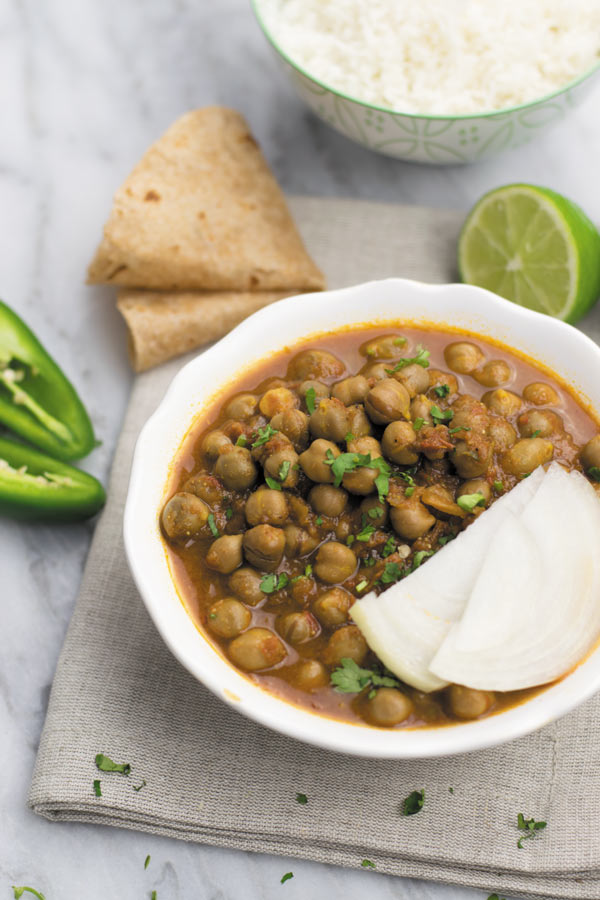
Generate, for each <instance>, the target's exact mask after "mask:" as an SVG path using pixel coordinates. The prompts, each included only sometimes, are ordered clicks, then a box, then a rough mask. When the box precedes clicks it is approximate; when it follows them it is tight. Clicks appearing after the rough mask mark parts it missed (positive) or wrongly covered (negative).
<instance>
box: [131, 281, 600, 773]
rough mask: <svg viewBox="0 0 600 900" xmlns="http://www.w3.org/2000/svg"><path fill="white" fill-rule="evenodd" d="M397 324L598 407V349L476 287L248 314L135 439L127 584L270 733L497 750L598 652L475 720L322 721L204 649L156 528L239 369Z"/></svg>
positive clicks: (571, 698) (408, 754)
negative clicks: (502, 355)
mask: <svg viewBox="0 0 600 900" xmlns="http://www.w3.org/2000/svg"><path fill="white" fill-rule="evenodd" d="M365 309H366V310H368V313H369V315H368V318H366V317H365ZM401 323H403V324H404V325H405V326H408V325H409V324H410V323H414V324H415V325H416V326H418V325H419V323H421V324H422V323H428V324H429V325H430V326H431V325H432V324H433V325H435V324H437V325H438V326H439V327H440V328H444V327H445V326H447V327H449V328H450V330H452V329H453V328H457V329H459V330H465V331H469V332H471V333H472V334H473V335H474V336H480V337H481V338H483V339H485V338H486V337H491V338H493V339H496V340H499V341H501V342H503V343H505V344H507V345H508V346H509V347H511V346H512V347H514V348H515V349H517V350H520V351H521V352H522V353H525V354H527V355H529V356H531V357H533V359H535V360H537V361H539V362H541V363H542V364H543V365H546V366H547V367H548V368H550V369H553V370H554V371H556V372H557V373H558V374H559V375H560V376H561V377H562V378H563V380H565V381H566V382H567V383H568V384H570V385H572V386H573V387H574V388H575V389H576V390H577V391H578V393H579V395H580V397H581V398H582V400H583V402H585V403H588V404H590V405H591V406H592V407H593V408H595V409H596V410H600V384H598V379H597V372H598V371H600V348H598V347H597V346H596V344H594V342H593V341H591V340H590V339H589V338H588V337H586V336H585V335H584V334H583V333H582V332H580V331H578V330H577V329H575V328H573V327H572V326H570V325H567V324H565V323H563V322H560V321H557V320H556V319H552V318H550V317H548V316H544V315H542V314H540V313H536V312H532V311H530V310H528V309H524V308H522V307H519V306H516V305H514V304H512V303H509V302H508V301H506V300H503V299H502V298H500V297H498V296H496V295H495V294H491V293H489V292H488V291H485V290H483V289H481V288H477V287H472V286H469V285H462V284H446V285H429V284H423V283H420V282H416V281H407V280H404V279H395V278H392V279H387V280H385V281H373V282H367V283H365V284H361V285H356V286H354V287H349V288H344V289H341V290H336V291H327V292H323V293H314V294H305V295H302V296H301V297H291V298H288V299H285V300H280V301H278V302H276V303H273V304H271V305H270V306H268V307H265V308H264V309H261V310H259V311H258V312H256V313H254V314H253V315H252V316H250V317H249V318H248V319H246V320H245V321H244V322H242V323H241V324H240V325H238V326H237V328H235V329H234V330H233V331H232V332H230V333H229V334H228V335H227V336H226V337H225V338H223V339H222V340H221V341H219V342H218V343H217V344H215V345H214V346H213V347H211V348H210V349H209V350H207V351H205V352H204V353H202V354H201V355H199V356H197V357H196V358H194V359H193V360H192V361H191V362H188V363H187V365H185V366H184V367H183V368H182V369H181V370H180V371H179V373H178V374H177V375H176V376H175V378H174V379H173V381H172V383H171V385H170V387H169V388H168V390H167V392H166V395H165V396H164V398H163V400H162V401H161V403H160V404H159V406H158V408H157V409H156V411H155V412H154V413H153V415H152V416H150V418H149V419H148V421H147V422H146V424H145V426H144V427H143V429H142V431H141V433H140V435H139V438H138V440H137V444H136V447H135V452H134V458H133V465H132V472H131V480H130V485H129V491H128V495H127V501H126V506H125V514H124V540H125V550H126V555H127V559H128V562H129V567H130V569H131V572H132V575H133V577H134V580H135V583H136V585H137V587H138V589H139V592H140V594H141V596H142V599H143V601H144V604H145V606H146V608H147V610H148V612H149V614H150V616H151V618H152V620H153V621H154V624H155V625H156V628H157V630H158V631H159V633H160V634H161V636H162V638H163V640H164V641H165V643H166V644H167V646H168V647H169V649H170V650H171V652H172V653H173V655H174V656H175V657H176V658H177V659H178V660H179V662H180V663H181V664H182V665H183V666H184V667H185V668H186V669H187V670H188V671H189V672H190V673H191V674H192V675H193V676H194V677H195V678H197V679H198V680H199V681H200V682H202V683H203V684H204V685H205V686H206V687H208V688H209V689H210V690H211V691H212V692H213V693H214V694H216V695H217V696H218V697H220V698H221V699H222V700H224V702H225V703H227V704H228V705H230V706H231V707H232V708H234V709H236V710H237V711H239V712H241V713H243V714H245V715H246V716H248V717H249V718H251V719H253V720H255V721H257V722H260V723H261V724H263V725H266V726H268V727H270V728H272V729H274V730H275V731H278V732H281V733H283V734H286V735H288V736H290V737H293V738H296V739H298V740H302V741H305V742H307V743H310V744H314V745H317V746H320V747H323V748H326V749H329V750H335V751H339V752H342V753H346V754H353V755H358V756H366V757H371V758H397V759H401V758H406V759H414V758H427V757H436V756H447V755H454V754H458V753H465V752H469V751H473V750H479V749H483V748H486V747H491V746H496V745H498V744H501V743H504V742H506V741H509V740H513V739H515V738H518V737H521V736H523V735H525V734H528V733H530V732H532V731H535V730H537V729H539V728H541V727H543V726H544V725H546V724H548V723H549V722H552V721H554V720H555V719H557V718H558V717H560V716H562V715H564V714H565V713H567V712H569V711H570V710H572V709H573V708H574V707H576V706H577V705H579V704H580V703H582V702H583V701H584V700H586V699H588V698H589V697H591V696H592V695H593V694H594V693H596V691H598V690H600V648H599V647H596V649H595V650H594V651H593V652H592V653H591V654H590V655H589V656H588V657H587V658H586V659H585V660H584V661H583V662H581V663H580V664H579V666H578V667H577V668H576V669H574V670H573V671H572V672H571V673H569V674H568V675H566V676H565V677H564V678H563V679H562V680H561V681H560V682H558V683H556V684H554V685H552V686H550V687H549V688H546V689H545V690H544V691H542V692H541V693H540V694H538V695H537V696H535V697H533V698H531V699H530V700H527V701H525V702H524V703H522V704H521V705H519V706H516V707H513V708H511V709H508V710H506V711H503V712H500V713H497V714H496V715H493V716H490V717H488V718H485V719H482V720H479V721H475V722H467V723H460V724H455V725H450V726H444V727H440V728H435V727H431V728H422V729H405V730H402V729H399V730H390V731H386V730H381V729H377V728H371V727H369V726H366V725H360V724H351V723H348V722H343V721H339V720H335V719H331V718H328V717H326V716H322V715H319V714H317V713H313V712H310V711H309V710H308V709H306V708H302V707H299V706H295V705H294V704H292V703H289V702H288V701H286V700H283V699H281V698H278V697H277V696H275V695H274V694H271V693H269V692H267V691H266V690H264V689H262V688H260V687H259V686H258V685H257V684H256V683H254V682H252V681H251V680H250V679H249V678H247V677H246V676H244V675H243V674H241V673H240V672H239V671H238V670H237V669H235V668H233V667H232V666H231V665H230V663H229V662H227V661H226V659H225V658H224V656H223V655H222V654H220V653H219V652H218V651H217V650H216V649H215V648H214V646H213V645H212V644H211V643H210V642H209V640H208V639H207V638H206V637H205V636H204V635H203V634H202V632H201V631H200V630H199V629H198V628H197V627H196V626H195V624H194V623H193V621H192V619H191V617H190V616H189V614H188V613H187V611H186V610H185V608H184V605H183V602H182V600H181V598H180V596H179V594H178V592H177V589H176V587H175V583H174V580H173V578H172V575H171V571H170V569H169V565H168V562H167V555H166V550H165V545H164V542H163V539H162V537H161V534H160V528H159V524H158V511H159V509H160V507H161V504H162V503H163V502H164V499H165V496H166V490H167V484H168V479H169V473H170V467H171V465H172V462H173V459H174V457H175V456H176V454H177V452H178V449H179V447H180V446H181V443H182V441H183V440H184V438H185V436H186V434H187V433H188V431H189V428H190V426H191V425H192V423H193V421H194V420H195V418H196V416H197V415H198V413H199V412H200V411H201V410H202V409H203V408H204V407H205V406H206V405H207V404H209V403H211V402H212V401H214V399H215V398H216V397H217V396H218V395H219V394H220V393H221V392H222V390H224V389H225V388H227V387H228V386H229V385H230V384H231V383H232V382H235V380H236V379H237V377H239V375H240V374H241V373H242V372H243V371H244V370H247V369H248V368H252V367H254V365H256V364H257V363H258V362H259V361H260V360H261V359H264V358H266V357H267V356H269V355H270V354H272V353H275V352H277V350H279V349H281V348H282V347H284V346H287V345H295V344H296V343H297V342H300V341H302V340H303V339H305V338H307V337H310V336H311V335H313V334H314V335H315V336H317V335H320V334H322V333H324V332H327V331H334V330H336V329H337V328H343V327H346V326H353V325H354V326H358V325H365V324H381V325H382V327H385V326H386V325H387V326H388V327H391V326H392V325H396V326H399V325H400V324H401ZM563 358H565V359H568V360H569V361H570V362H569V364H568V365H565V364H564V363H563V362H562V360H563ZM230 360H235V362H230ZM559 363H560V365H559Z"/></svg>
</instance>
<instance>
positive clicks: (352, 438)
mask: <svg viewBox="0 0 600 900" xmlns="http://www.w3.org/2000/svg"><path fill="white" fill-rule="evenodd" d="M344 440H345V441H346V443H347V444H349V443H350V441H355V440H356V435H354V434H352V432H351V431H348V432H347V434H346V437H345V438H344Z"/></svg>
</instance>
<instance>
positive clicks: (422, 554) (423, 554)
mask: <svg viewBox="0 0 600 900" xmlns="http://www.w3.org/2000/svg"><path fill="white" fill-rule="evenodd" d="M433 552H434V551H433V550H417V552H416V553H415V555H414V556H413V564H412V566H411V569H410V571H411V572H414V571H415V569H418V568H419V566H420V565H421V564H422V563H423V560H425V559H427V557H428V556H433Z"/></svg>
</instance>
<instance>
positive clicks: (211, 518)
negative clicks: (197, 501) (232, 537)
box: [208, 513, 221, 538]
mask: <svg viewBox="0 0 600 900" xmlns="http://www.w3.org/2000/svg"><path fill="white" fill-rule="evenodd" d="M208 527H209V528H210V530H211V534H212V535H213V537H216V538H218V537H219V535H220V533H221V532H220V531H219V529H218V528H217V523H216V522H215V517H214V513H209V514H208Z"/></svg>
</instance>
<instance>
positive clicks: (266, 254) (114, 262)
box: [88, 106, 324, 291]
mask: <svg viewBox="0 0 600 900" xmlns="http://www.w3.org/2000/svg"><path fill="white" fill-rule="evenodd" d="M88 281H89V282H90V283H93V284H96V283H106V284H117V285H125V286H128V287H138V288H145V289H154V290H184V291H189V290H235V291H263V290H283V291H289V290H292V291H293V290H318V289H320V288H323V287H324V279H323V275H322V274H321V272H320V271H319V269H318V268H317V267H316V266H315V264H314V263H313V261H312V260H311V258H310V256H309V255H308V253H307V252H306V249H305V248H304V245H303V243H302V240H301V238H300V235H299V234H298V231H297V230H296V226H295V225H294V222H293V219H292V217H291V215H290V212H289V210H288V208H287V205H286V202H285V199H284V197H283V194H282V192H281V190H280V188H279V186H278V184H277V182H276V181H275V178H274V177H273V175H272V173H271V171H270V169H269V167H268V165H267V163H266V162H265V159H264V157H263V155H262V153H261V151H260V148H259V147H258V145H257V143H256V141H255V140H254V138H253V137H252V135H251V133H250V131H249V129H248V126H247V124H246V122H245V121H244V119H243V117H242V116H241V115H240V114H239V113H238V112H235V111H234V110H231V109H225V108H222V107H218V106H209V107H206V108H204V109H199V110H195V111H193V112H190V113H187V114H186V115H184V116H182V117H181V118H180V119H178V120H177V121H176V122H175V123H174V124H173V125H172V126H171V127H170V128H169V129H168V131H166V132H165V134H164V135H163V136H162V137H161V138H160V139H159V140H158V141H157V142H156V143H155V144H153V146H152V147H150V149H149V150H148V151H147V152H146V153H145V154H144V156H143V157H142V159H141V160H140V162H139V163H138V165H137V166H136V167H135V169H134V170H133V172H132V173H131V175H130V176H129V177H128V178H127V180H126V181H125V183H124V184H123V186H122V187H121V188H120V189H119V190H118V191H117V194H116V196H115V200H114V205H113V209H112V212H111V215H110V218H109V220H108V223H107V224H106V226H105V229H104V238H103V240H102V243H101V244H100V246H99V248H98V250H97V252H96V255H95V258H94V260H93V261H92V263H91V265H90V267H89V270H88Z"/></svg>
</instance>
